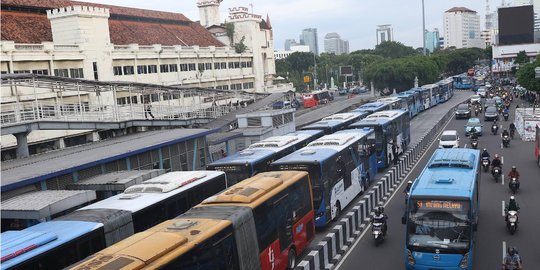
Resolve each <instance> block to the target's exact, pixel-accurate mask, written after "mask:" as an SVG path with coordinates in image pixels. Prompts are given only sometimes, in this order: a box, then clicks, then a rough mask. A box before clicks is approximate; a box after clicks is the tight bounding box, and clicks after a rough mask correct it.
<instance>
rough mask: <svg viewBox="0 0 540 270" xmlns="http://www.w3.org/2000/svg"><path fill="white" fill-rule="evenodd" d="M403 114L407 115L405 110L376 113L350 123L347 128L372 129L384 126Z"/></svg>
mask: <svg viewBox="0 0 540 270" xmlns="http://www.w3.org/2000/svg"><path fill="white" fill-rule="evenodd" d="M404 114H407V110H405V109H399V110H387V111H382V112H376V113H373V114H371V115H369V116H368V117H366V118H364V119H362V120H360V121H358V122H356V123H352V124H351V125H350V126H349V127H350V128H359V127H372V126H375V125H384V124H386V123H388V122H390V121H392V120H394V119H396V118H398V117H399V116H401V115H404Z"/></svg>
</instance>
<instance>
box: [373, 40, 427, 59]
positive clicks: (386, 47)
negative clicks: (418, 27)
mask: <svg viewBox="0 0 540 270" xmlns="http://www.w3.org/2000/svg"><path fill="white" fill-rule="evenodd" d="M373 53H374V54H377V55H380V56H382V57H385V58H400V57H406V56H411V55H417V54H418V52H417V51H416V50H415V49H414V48H413V47H409V46H405V45H403V44H402V43H401V42H397V41H384V42H381V43H380V44H378V45H377V46H375V50H373Z"/></svg>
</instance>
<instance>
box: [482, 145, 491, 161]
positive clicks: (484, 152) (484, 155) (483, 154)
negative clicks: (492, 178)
mask: <svg viewBox="0 0 540 270" xmlns="http://www.w3.org/2000/svg"><path fill="white" fill-rule="evenodd" d="M485 157H487V158H488V159H490V158H491V157H490V155H489V152H488V151H487V149H486V148H484V150H482V158H485Z"/></svg>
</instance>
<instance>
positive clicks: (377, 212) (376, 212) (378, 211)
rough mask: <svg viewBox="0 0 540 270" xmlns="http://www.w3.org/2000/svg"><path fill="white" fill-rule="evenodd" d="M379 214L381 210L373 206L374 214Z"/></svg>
mask: <svg viewBox="0 0 540 270" xmlns="http://www.w3.org/2000/svg"><path fill="white" fill-rule="evenodd" d="M380 214H381V210H380V209H379V208H375V215H376V216H378V215H380Z"/></svg>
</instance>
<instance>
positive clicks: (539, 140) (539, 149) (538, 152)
mask: <svg viewBox="0 0 540 270" xmlns="http://www.w3.org/2000/svg"><path fill="white" fill-rule="evenodd" d="M534 144H535V145H536V147H535V148H534V149H535V150H534V155H535V156H536V162H537V163H538V166H539V167H540V124H536V140H535V141H534Z"/></svg>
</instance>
